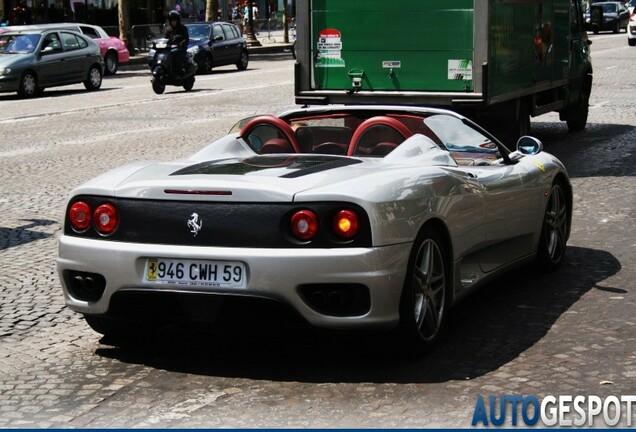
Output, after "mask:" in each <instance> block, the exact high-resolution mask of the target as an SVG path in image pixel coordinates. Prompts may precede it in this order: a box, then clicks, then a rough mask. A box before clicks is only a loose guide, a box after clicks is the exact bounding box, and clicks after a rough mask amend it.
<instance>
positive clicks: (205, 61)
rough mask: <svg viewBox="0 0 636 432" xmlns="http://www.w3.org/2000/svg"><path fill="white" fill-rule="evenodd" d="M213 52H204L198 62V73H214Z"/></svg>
mask: <svg viewBox="0 0 636 432" xmlns="http://www.w3.org/2000/svg"><path fill="white" fill-rule="evenodd" d="M213 64H214V63H213V61H212V54H203V55H202V56H201V59H200V60H199V61H198V62H197V65H198V67H197V73H198V74H200V75H203V74H209V73H212V65H213Z"/></svg>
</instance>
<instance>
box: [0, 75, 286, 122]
mask: <svg viewBox="0 0 636 432" xmlns="http://www.w3.org/2000/svg"><path fill="white" fill-rule="evenodd" d="M293 83H294V81H283V82H279V83H275V84H263V85H258V86H251V87H237V88H231V89H223V90H212V91H209V92H203V93H186V92H184V93H181V94H173V93H171V94H168V95H165V96H162V97H159V98H158V97H153V98H152V99H141V100H132V101H129V102H120V103H113V104H107V105H100V106H90V107H82V108H75V109H70V110H67V111H58V112H53V113H42V114H33V115H30V116H22V117H14V118H9V119H3V120H0V124H12V123H18V122H23V121H27V120H33V119H37V118H41V117H53V116H61V115H68V114H76V113H78V112H82V111H92V110H95V109H103V108H116V107H122V106H127V105H140V104H148V103H152V102H158V101H160V102H163V101H168V100H173V99H194V98H200V97H207V96H216V95H220V94H224V93H230V92H232V93H234V92H245V91H254V90H261V89H264V88H268V87H279V86H286V85H290V84H293ZM144 87H146V86H144Z"/></svg>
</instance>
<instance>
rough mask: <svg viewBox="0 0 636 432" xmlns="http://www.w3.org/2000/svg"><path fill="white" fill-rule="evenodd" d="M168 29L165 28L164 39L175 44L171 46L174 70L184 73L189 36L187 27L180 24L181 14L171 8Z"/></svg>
mask: <svg viewBox="0 0 636 432" xmlns="http://www.w3.org/2000/svg"><path fill="white" fill-rule="evenodd" d="M168 22H169V23H170V25H169V26H168V30H166V35H165V37H166V39H168V40H169V43H170V45H177V48H173V49H172V50H171V52H172V58H173V59H174V60H175V66H176V68H175V69H176V70H178V71H180V75H183V74H185V73H186V69H185V68H186V52H187V49H188V43H189V42H190V37H189V36H188V28H187V27H186V26H184V25H183V24H181V14H180V13H179V11H176V10H173V11H170V13H169V14H168Z"/></svg>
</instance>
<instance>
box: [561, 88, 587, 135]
mask: <svg viewBox="0 0 636 432" xmlns="http://www.w3.org/2000/svg"><path fill="white" fill-rule="evenodd" d="M589 111H590V89H589V88H588V86H587V85H584V86H583V88H582V89H581V97H580V98H579V101H578V103H577V104H576V106H574V107H572V108H570V109H569V110H568V115H567V119H566V123H567V125H568V130H569V131H570V132H578V131H581V130H583V129H585V125H587V116H588V114H589Z"/></svg>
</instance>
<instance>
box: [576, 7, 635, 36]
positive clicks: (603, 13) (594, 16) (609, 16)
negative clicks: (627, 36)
mask: <svg viewBox="0 0 636 432" xmlns="http://www.w3.org/2000/svg"><path fill="white" fill-rule="evenodd" d="M629 16H630V13H629V9H627V6H625V4H624V3H621V2H597V3H593V4H592V5H591V6H590V8H589V9H588V10H587V11H586V12H585V28H586V30H591V31H593V32H594V34H596V33H598V32H599V31H606V30H607V31H608V30H611V31H613V32H614V33H618V32H620V31H621V30H622V29H625V30H627V25H628V24H629Z"/></svg>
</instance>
